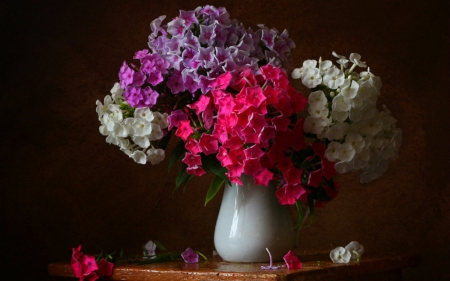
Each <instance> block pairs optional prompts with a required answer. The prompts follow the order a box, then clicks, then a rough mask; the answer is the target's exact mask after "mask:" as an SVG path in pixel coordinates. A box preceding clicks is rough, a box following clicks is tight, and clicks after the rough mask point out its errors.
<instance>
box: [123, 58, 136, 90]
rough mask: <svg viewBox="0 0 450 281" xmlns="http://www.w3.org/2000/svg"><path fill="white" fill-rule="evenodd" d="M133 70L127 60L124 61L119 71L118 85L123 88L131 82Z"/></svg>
mask: <svg viewBox="0 0 450 281" xmlns="http://www.w3.org/2000/svg"><path fill="white" fill-rule="evenodd" d="M133 76H134V70H133V69H131V68H130V67H129V66H128V64H127V62H126V61H124V62H123V65H122V67H121V68H120V72H119V79H120V86H122V88H125V87H126V86H127V85H130V84H131V83H133Z"/></svg>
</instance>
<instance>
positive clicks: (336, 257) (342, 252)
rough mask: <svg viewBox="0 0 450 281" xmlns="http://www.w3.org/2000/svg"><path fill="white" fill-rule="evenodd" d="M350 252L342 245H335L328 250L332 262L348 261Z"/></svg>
mask: <svg viewBox="0 0 450 281" xmlns="http://www.w3.org/2000/svg"><path fill="white" fill-rule="evenodd" d="M351 256H352V254H351V253H350V252H349V251H347V250H346V249H345V248H343V247H337V248H335V249H334V250H331V252H330V258H331V260H332V261H333V262H334V263H348V262H349V261H350V258H351Z"/></svg>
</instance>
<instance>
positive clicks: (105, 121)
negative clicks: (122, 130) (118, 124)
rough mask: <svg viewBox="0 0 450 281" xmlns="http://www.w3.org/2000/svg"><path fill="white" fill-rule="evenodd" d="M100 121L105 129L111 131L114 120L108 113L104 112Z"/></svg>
mask: <svg viewBox="0 0 450 281" xmlns="http://www.w3.org/2000/svg"><path fill="white" fill-rule="evenodd" d="M101 121H102V124H103V125H104V126H105V128H106V130H108V132H112V130H113V128H114V124H115V122H114V120H112V119H111V117H110V116H109V114H104V115H103V118H102V120H101Z"/></svg>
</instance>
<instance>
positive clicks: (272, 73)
mask: <svg viewBox="0 0 450 281" xmlns="http://www.w3.org/2000/svg"><path fill="white" fill-rule="evenodd" d="M280 72H281V69H280V68H278V67H273V65H271V64H267V65H265V66H261V73H262V75H263V77H264V78H265V79H272V80H278V79H279V77H280Z"/></svg>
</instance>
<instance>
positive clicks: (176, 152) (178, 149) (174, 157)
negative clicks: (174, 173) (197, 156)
mask: <svg viewBox="0 0 450 281" xmlns="http://www.w3.org/2000/svg"><path fill="white" fill-rule="evenodd" d="M185 151H186V149H185V148H184V141H182V140H180V142H178V143H177V145H176V146H175V148H174V149H173V151H172V153H171V154H170V158H169V172H170V169H172V167H173V165H175V163H176V162H177V161H178V159H179V158H180V157H181V155H183V152H185Z"/></svg>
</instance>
